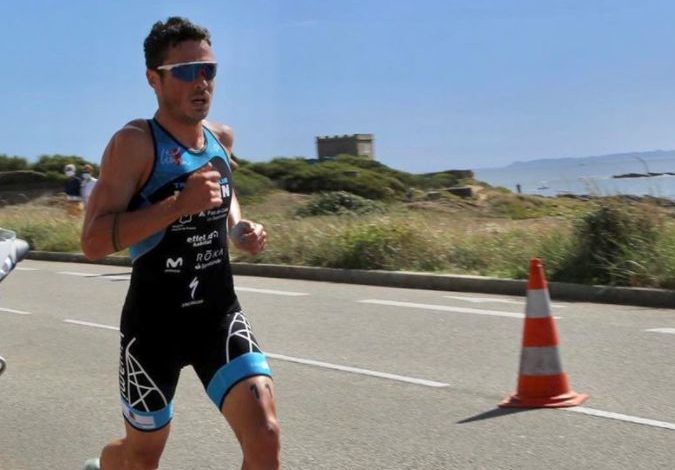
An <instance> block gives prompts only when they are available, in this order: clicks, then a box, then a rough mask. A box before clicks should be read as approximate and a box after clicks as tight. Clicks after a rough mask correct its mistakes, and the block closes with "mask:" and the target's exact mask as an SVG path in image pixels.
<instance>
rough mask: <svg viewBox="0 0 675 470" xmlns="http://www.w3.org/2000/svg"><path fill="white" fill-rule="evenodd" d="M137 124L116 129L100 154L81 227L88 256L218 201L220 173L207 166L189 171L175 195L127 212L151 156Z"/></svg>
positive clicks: (129, 241)
mask: <svg viewBox="0 0 675 470" xmlns="http://www.w3.org/2000/svg"><path fill="white" fill-rule="evenodd" d="M140 126H143V127H140ZM140 126H138V127H136V126H127V127H125V128H123V129H122V130H120V131H119V132H118V133H117V134H115V135H114V136H113V138H112V140H111V141H110V144H108V147H107V148H106V150H105V153H104V155H103V159H102V163H101V175H100V178H99V180H98V182H97V183H96V186H95V187H94V191H93V192H92V194H91V197H90V201H89V205H88V207H87V214H86V216H85V221H84V226H83V229H82V239H81V243H82V251H83V252H84V254H85V256H87V258H89V259H99V258H102V257H104V256H106V255H109V254H111V253H114V252H115V251H118V250H121V249H123V248H126V247H129V246H131V245H133V244H136V243H138V242H140V241H142V240H144V239H146V238H148V237H149V236H151V235H153V234H155V233H157V232H158V231H160V230H162V229H164V228H165V227H167V226H169V225H171V223H173V222H174V221H175V220H176V219H178V218H179V217H181V216H182V215H184V214H193V213H196V212H199V211H201V210H205V209H210V208H213V207H217V206H219V205H220V204H221V203H222V199H221V197H220V187H219V185H218V179H219V177H220V174H219V173H218V172H217V171H215V170H214V169H212V168H211V167H210V166H209V167H205V168H204V169H203V170H200V171H198V172H195V173H194V174H192V175H191V176H190V177H189V178H188V180H187V182H186V184H185V188H184V189H183V191H181V193H180V194H179V196H175V195H173V196H169V197H167V198H166V199H164V200H162V201H159V202H157V203H155V204H153V205H151V206H148V207H146V208H142V209H139V210H136V211H133V212H128V211H127V207H128V206H129V202H130V201H131V198H132V197H133V196H134V194H136V193H137V192H138V191H139V190H140V188H141V185H142V184H143V183H144V182H145V180H146V179H147V177H148V176H149V173H150V171H151V169H152V163H153V158H154V148H153V143H152V138H151V136H150V135H149V132H150V131H149V130H148V129H147V127H145V125H143V124H141V125H140ZM114 244H116V246H114Z"/></svg>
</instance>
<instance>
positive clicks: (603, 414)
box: [0, 309, 675, 431]
mask: <svg viewBox="0 0 675 470" xmlns="http://www.w3.org/2000/svg"><path fill="white" fill-rule="evenodd" d="M0 310H2V309H0ZM63 321H64V322H66V323H72V324H76V325H82V326H90V327H94V328H103V329H106V330H114V331H119V328H118V327H116V326H110V325H102V324H100V323H91V322H87V321H80V320H63ZM265 355H266V356H267V357H270V358H272V359H277V360H280V361H287V362H295V363H297V364H305V365H309V366H316V367H323V368H326V369H333V370H339V371H343V372H350V373H353V374H361V375H369V376H371V377H379V378H383V379H389V380H396V381H399V382H406V383H411V384H415V385H424V386H426V387H434V388H443V387H449V384H446V383H442V382H435V381H433V380H426V379H418V378H414V377H406V376H404V375H396V374H389V373H387V372H377V371H374V370H368V369H359V368H356V367H349V366H341V365H338V364H330V363H328V362H320V361H314V360H311V359H301V358H298V357H291V356H284V355H282V354H274V353H265ZM560 410H561V411H571V412H574V413H580V414H585V415H588V416H595V417H598V418H607V419H615V420H619V421H625V422H628V423H633V424H642V425H645V426H652V427H657V428H662V429H669V430H673V431H675V423H669V422H666V421H657V420H655V419H648V418H640V417H638V416H630V415H625V414H621V413H614V412H612V411H603V410H596V409H594V408H587V407H585V406H576V407H572V408H560Z"/></svg>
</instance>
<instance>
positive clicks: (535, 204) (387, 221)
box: [0, 190, 675, 288]
mask: <svg viewBox="0 0 675 470" xmlns="http://www.w3.org/2000/svg"><path fill="white" fill-rule="evenodd" d="M610 202H611V204H613V206H612V207H614V208H615V212H611V211H610V212H607V213H599V212H598V210H600V209H599V208H602V207H604V204H605V203H604V202H602V203H597V202H585V201H578V200H574V199H569V198H540V197H530V196H518V195H509V194H507V193H504V192H500V191H490V190H485V191H482V192H479V194H478V195H477V196H476V197H475V198H474V199H473V200H461V199H458V198H443V199H442V200H440V201H432V202H430V201H424V200H416V201H413V202H410V203H402V202H396V203H391V204H388V205H386V206H385V207H386V210H385V211H384V212H381V211H376V212H372V213H365V214H355V213H351V214H350V213H346V214H343V215H319V216H312V217H306V216H303V217H301V216H298V215H297V214H298V212H300V213H302V210H300V209H301V208H303V207H309V206H311V205H312V204H315V203H316V199H315V198H313V197H312V196H310V195H303V194H291V193H287V192H283V191H272V192H271V193H269V194H268V195H267V196H265V197H264V198H256V199H253V200H252V202H250V203H249V204H246V205H244V207H243V212H244V215H245V217H246V218H249V219H252V220H256V221H258V222H261V223H263V224H264V225H265V227H266V229H267V232H268V234H269V243H268V248H267V250H266V251H265V252H264V253H263V254H261V255H259V256H257V257H255V258H253V257H250V256H248V255H246V254H243V253H240V252H237V251H236V250H233V251H232V253H231V256H232V259H233V261H246V262H259V263H279V264H293V265H306V266H326V267H336V268H358V269H387V270H407V271H430V272H440V273H455V274H475V275H484V276H495V277H505V278H516V279H518V278H525V277H526V276H527V268H528V261H529V260H530V259H531V258H532V257H535V256H536V257H540V258H542V259H543V260H544V262H545V264H546V268H547V273H548V274H549V278H550V279H552V280H563V281H569V282H583V283H598V282H602V283H606V284H616V285H630V286H645V287H663V288H675V217H674V215H673V212H675V211H673V209H672V208H668V207H659V206H658V205H657V204H649V205H641V204H642V203H635V202H626V201H621V200H616V201H610ZM640 214H642V215H644V214H654V215H650V216H649V217H648V218H647V219H646V218H644V217H642V216H641V215H640ZM641 217H642V218H641ZM648 219H649V220H651V222H645V220H648ZM617 221H618V222H617ZM81 223H82V220H81V217H77V216H69V215H67V213H66V211H65V210H64V206H63V205H62V204H58V203H55V202H54V201H53V200H38V201H35V202H31V203H27V204H22V205H16V206H8V207H4V208H1V209H0V227H4V228H9V229H12V230H14V231H16V232H17V233H18V235H19V236H20V237H22V238H25V239H27V240H28V241H29V243H30V244H31V246H32V247H33V249H36V250H50V251H71V252H72V251H79V232H80V227H81ZM616 223H619V225H616ZM647 223H650V224H652V225H651V226H650V227H651V228H650V229H649V230H648V231H647V232H645V231H644V230H642V229H643V228H644V227H645V226H646V225H645V224H647ZM621 224H623V225H621ZM610 229H611V230H615V231H616V232H612V233H613V234H612V233H610V234H607V233H605V231H606V230H610ZM588 230H593V232H589V231H588ZM645 233H648V235H649V236H647V237H646V238H645V235H644V234H645ZM592 234H595V235H597V236H595V235H593V236H592ZM618 234H626V237H624V238H625V239H622V240H623V241H622V242H621V244H620V246H618V245H617V246H614V245H612V244H611V243H605V242H606V241H607V240H608V239H609V240H614V239H619V238H621V237H619V235H618ZM589 240H593V242H592V243H590V242H589ZM589 243H590V244H589ZM603 250H604V251H603ZM603 253H604V254H603ZM596 255H597V256H596ZM603 260H609V261H611V262H610V263H605V264H603ZM584 263H587V264H584ZM588 263H595V264H588ZM594 270H595V271H594ZM588 273H594V274H593V275H592V276H589V275H588ZM598 273H599V274H598ZM603 276H605V277H603Z"/></svg>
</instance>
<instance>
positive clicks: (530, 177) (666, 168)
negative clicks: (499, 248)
mask: <svg viewBox="0 0 675 470" xmlns="http://www.w3.org/2000/svg"><path fill="white" fill-rule="evenodd" d="M473 171H474V175H475V178H476V179H477V180H479V181H484V182H486V183H488V184H490V185H492V186H501V187H504V188H507V189H509V190H511V191H513V192H518V185H520V191H521V192H522V193H523V194H537V195H541V196H559V195H570V194H571V195H591V196H615V195H635V196H653V197H660V198H664V199H671V200H675V176H674V175H661V176H643V177H633V178H614V176H617V175H625V174H630V173H633V174H643V175H647V174H649V173H675V151H653V152H642V153H632V154H615V155H605V156H600V157H584V158H563V159H549V160H546V159H543V160H534V161H529V162H516V163H513V164H511V165H508V166H505V167H501V168H481V169H475V170H473Z"/></svg>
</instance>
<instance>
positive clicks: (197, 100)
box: [190, 96, 209, 106]
mask: <svg viewBox="0 0 675 470" xmlns="http://www.w3.org/2000/svg"><path fill="white" fill-rule="evenodd" d="M190 101H191V102H192V104H196V105H197V106H206V105H207V104H209V99H208V98H207V97H206V96H200V97H195V98H192V99H191V100H190Z"/></svg>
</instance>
